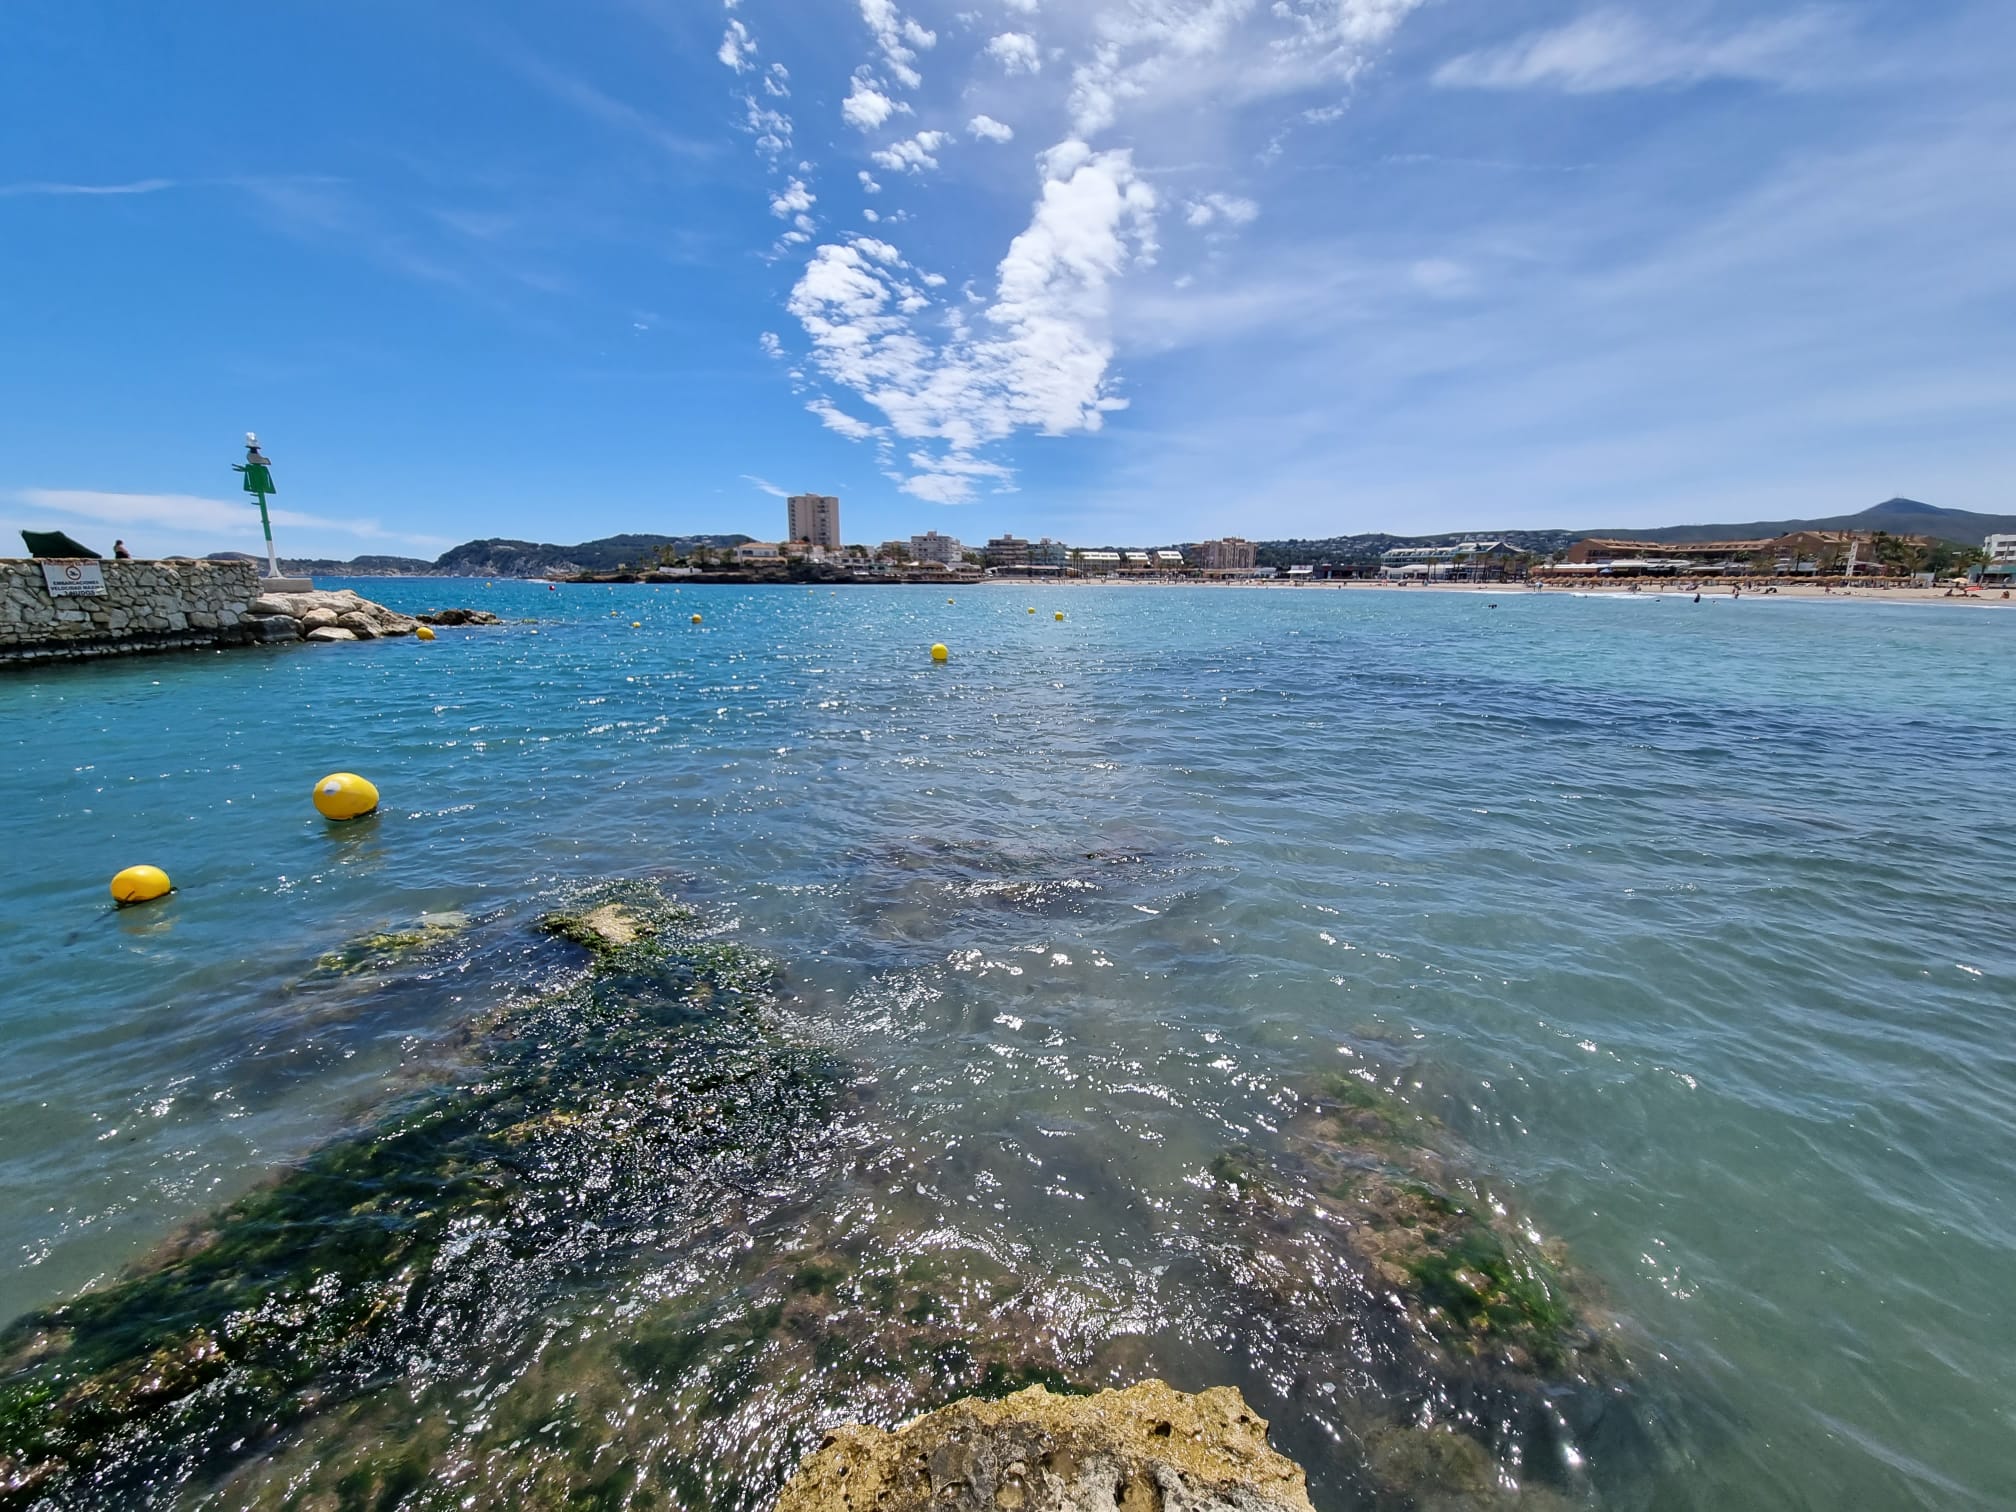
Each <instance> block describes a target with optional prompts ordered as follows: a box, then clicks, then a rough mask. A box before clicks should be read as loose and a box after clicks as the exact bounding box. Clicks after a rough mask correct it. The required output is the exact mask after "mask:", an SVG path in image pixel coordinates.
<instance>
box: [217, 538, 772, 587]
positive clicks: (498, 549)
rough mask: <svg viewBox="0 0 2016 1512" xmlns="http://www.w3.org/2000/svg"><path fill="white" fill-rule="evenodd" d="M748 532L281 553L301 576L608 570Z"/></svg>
mask: <svg viewBox="0 0 2016 1512" xmlns="http://www.w3.org/2000/svg"><path fill="white" fill-rule="evenodd" d="M753 539H754V537H752V536H746V535H691V536H666V535H616V536H604V537H603V538H602V539H601V540H599V541H583V542H581V543H580V544H579V545H577V546H553V545H548V544H545V543H542V542H538V541H507V540H487V541H466V542H464V543H463V544H462V545H460V546H457V547H455V548H454V549H453V550H452V551H446V552H443V553H442V554H441V555H440V556H439V557H436V558H435V559H434V560H433V561H431V562H429V561H425V560H423V559H422V558H420V557H398V556H360V557H353V558H352V559H351V560H349V561H347V562H337V561H329V560H325V559H320V558H299V557H282V558H281V559H280V569H281V571H283V572H291V573H294V574H296V575H300V576H310V577H314V576H320V577H481V578H543V577H567V576H570V575H571V574H573V573H577V572H609V571H613V570H614V569H616V568H618V567H628V566H637V565H640V564H642V563H646V562H649V561H651V560H652V559H653V558H654V557H655V556H656V555H657V553H658V551H659V549H660V548H661V547H668V546H669V547H670V548H671V549H672V551H673V552H674V553H675V554H676V555H679V556H684V555H686V554H687V553H688V552H690V551H693V550H694V549H695V548H697V547H701V546H706V547H710V548H712V549H713V550H715V551H721V550H731V551H732V550H733V549H734V548H735V547H737V546H740V545H741V544H742V543H743V542H744V541H749V540H753ZM210 560H211V561H213V562H258V561H262V560H263V558H260V557H255V556H252V555H251V554H250V553H247V552H243V551H218V552H213V553H212V554H211V556H210Z"/></svg>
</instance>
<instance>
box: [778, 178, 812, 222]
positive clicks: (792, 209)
mask: <svg viewBox="0 0 2016 1512" xmlns="http://www.w3.org/2000/svg"><path fill="white" fill-rule="evenodd" d="M818 202H819V196H818V195H816V194H814V193H813V192H812V191H811V190H810V189H807V188H806V187H805V180H803V179H801V178H794V179H792V180H790V181H789V182H788V183H786V184H785V186H784V187H783V188H782V189H780V190H777V191H776V192H775V193H773V194H772V195H771V196H770V213H771V214H772V215H774V216H776V217H777V218H778V219H779V220H787V219H789V218H790V217H791V216H794V215H803V214H804V212H805V211H807V210H810V209H811V208H812V207H813V206H814V205H816V204H817V203H818ZM799 229H800V230H801V231H802V230H805V229H807V228H806V227H804V226H800V227H799Z"/></svg>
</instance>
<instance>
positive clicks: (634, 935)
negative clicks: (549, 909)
mask: <svg viewBox="0 0 2016 1512" xmlns="http://www.w3.org/2000/svg"><path fill="white" fill-rule="evenodd" d="M663 922H664V921H662V920H659V919H655V918H653V917H652V916H651V914H650V913H649V912H648V911H647V910H646V909H644V908H642V907H639V906H638V904H637V903H635V902H634V901H628V900H623V899H617V900H612V901H610V902H607V903H598V904H596V905H594V906H593V907H589V908H582V909H576V910H574V911H572V912H565V913H550V914H548V915H546V917H545V918H543V919H541V920H540V921H539V927H540V928H542V929H544V930H545V931H546V932H547V933H548V934H553V935H558V936H560V938H561V939H563V940H572V941H573V942H574V943H575V944H576V945H582V946H586V947H587V948H588V949H589V950H594V951H610V950H622V949H625V948H626V947H628V946H631V945H635V944H637V943H638V942H639V941H641V940H648V939H650V938H652V937H653V936H654V935H656V934H657V933H658V931H659V928H660V927H661V924H662V923H663Z"/></svg>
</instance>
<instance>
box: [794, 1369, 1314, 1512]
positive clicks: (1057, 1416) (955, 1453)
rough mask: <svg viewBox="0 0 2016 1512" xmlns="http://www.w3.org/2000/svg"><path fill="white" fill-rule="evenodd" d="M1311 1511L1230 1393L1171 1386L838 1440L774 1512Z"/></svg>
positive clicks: (969, 1403) (1030, 1392)
mask: <svg viewBox="0 0 2016 1512" xmlns="http://www.w3.org/2000/svg"><path fill="white" fill-rule="evenodd" d="M1162 1508H1167V1509H1170V1512H1312V1509H1311V1507H1310V1504H1309V1493H1308V1490H1307V1488H1306V1486H1305V1485H1304V1482H1303V1475H1302V1470H1301V1467H1299V1466H1298V1465H1296V1464H1295V1462H1294V1461H1293V1460H1290V1459H1287V1458H1285V1457H1283V1456H1282V1455H1280V1454H1277V1453H1275V1452H1274V1450H1273V1449H1272V1448H1271V1447H1269V1445H1268V1443H1267V1425H1266V1423H1264V1422H1263V1421H1261V1419H1260V1418H1259V1417H1258V1416H1257V1415H1256V1414H1255V1413H1254V1412H1253V1411H1252V1409H1251V1408H1249V1407H1248V1406H1247V1405H1246V1402H1245V1399H1244V1398H1242V1397H1241V1396H1240V1395H1239V1393H1238V1392H1237V1391H1236V1390H1234V1389H1232V1388H1231V1387H1229V1386H1220V1387H1215V1388H1213V1389H1212V1390H1209V1391H1205V1392H1200V1393H1198V1394H1197V1395H1195V1396H1190V1395H1186V1394H1185V1393H1183V1392H1180V1391H1173V1390H1171V1389H1170V1388H1169V1387H1168V1386H1166V1385H1164V1384H1163V1383H1162V1382H1160V1381H1143V1382H1141V1383H1140V1384H1139V1385H1137V1386H1131V1387H1129V1388H1128V1389H1126V1390H1125V1391H1103V1392H1100V1393H1099V1394H1098V1395H1097V1396H1089V1397H1058V1396H1053V1395H1051V1394H1050V1393H1049V1392H1047V1391H1045V1390H1044V1389H1043V1388H1042V1387H1040V1386H1032V1387H1030V1388H1028V1389H1027V1390H1026V1391H1018V1392H1016V1393H1015V1394H1014V1395H1012V1396H1009V1397H1005V1398H1002V1399H1001V1400H998V1401H991V1402H989V1401H976V1400H972V1399H968V1400H965V1401H959V1402H954V1403H953V1404H952V1405H951V1406H949V1407H942V1408H940V1409H939V1410H938V1411H936V1412H933V1413H929V1414H927V1415H926V1416H924V1417H921V1418H918V1419H916V1420H915V1421H914V1422H910V1423H906V1424H905V1425H904V1426H903V1427H901V1428H898V1429H896V1430H894V1431H893V1432H892V1431H887V1430H884V1429H880V1428H871V1427H866V1426H863V1425H861V1424H850V1425H848V1426H846V1427H843V1428H837V1429H835V1430H834V1431H833V1432H832V1433H830V1434H829V1435H828V1436H827V1438H826V1441H825V1442H824V1443H823V1444H821V1445H820V1446H819V1448H818V1449H817V1450H816V1451H815V1452H814V1453H813V1454H812V1455H811V1456H810V1457H809V1458H807V1459H806V1461H805V1462H804V1464H803V1465H801V1466H800V1467H799V1469H798V1472H797V1474H795V1475H794V1476H792V1478H791V1479H790V1481H789V1482H787V1483H786V1485H785V1487H784V1491H783V1494H782V1495H781V1496H779V1497H778V1499H777V1508H776V1512H927V1509H967V1512H1158V1509H1162Z"/></svg>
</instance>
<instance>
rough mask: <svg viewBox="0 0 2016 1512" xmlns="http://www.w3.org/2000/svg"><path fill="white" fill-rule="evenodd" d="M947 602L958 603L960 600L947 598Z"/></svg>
mask: <svg viewBox="0 0 2016 1512" xmlns="http://www.w3.org/2000/svg"><path fill="white" fill-rule="evenodd" d="M945 602H946V603H948V604H956V603H958V602H959V600H957V599H947V600H945Z"/></svg>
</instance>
